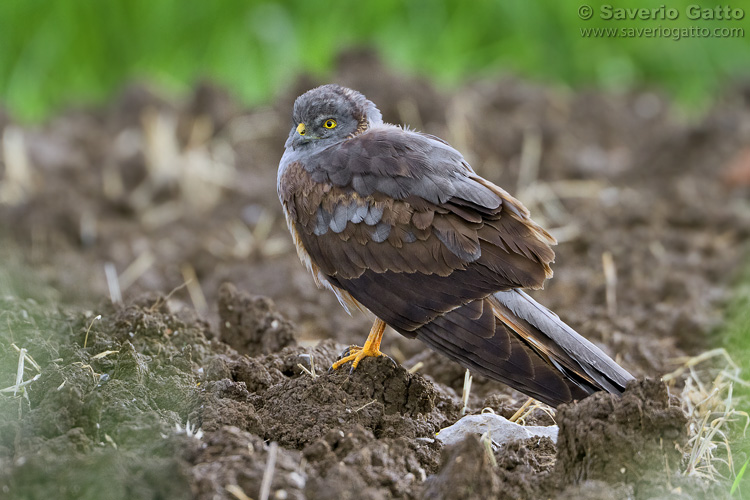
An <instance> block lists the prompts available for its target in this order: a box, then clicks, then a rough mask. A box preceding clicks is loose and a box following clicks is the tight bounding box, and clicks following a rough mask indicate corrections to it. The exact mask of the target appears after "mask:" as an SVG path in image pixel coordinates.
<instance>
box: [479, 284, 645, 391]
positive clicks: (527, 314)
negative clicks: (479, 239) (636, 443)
mask: <svg viewBox="0 0 750 500" xmlns="http://www.w3.org/2000/svg"><path fill="white" fill-rule="evenodd" d="M494 297H495V298H496V299H497V301H498V302H500V304H501V305H502V306H504V307H505V308H507V309H508V310H509V311H510V312H511V313H512V314H513V316H515V317H516V318H518V319H520V320H522V321H524V322H525V323H527V325H525V326H526V328H528V326H531V327H533V330H535V333H537V335H535V337H539V334H541V335H542V337H541V338H536V339H534V340H535V341H538V342H540V343H541V344H542V345H543V346H544V347H545V348H546V350H551V351H552V352H553V353H556V354H557V355H556V356H551V357H550V358H551V360H552V362H553V363H554V364H555V365H556V366H557V367H558V369H560V370H562V371H569V370H570V369H571V363H572V368H573V371H579V370H582V371H583V373H585V374H586V375H587V376H588V378H590V379H591V380H592V381H594V382H595V383H596V384H597V385H599V386H600V388H601V389H603V390H605V391H607V392H610V393H613V394H622V391H623V390H624V389H625V386H626V385H627V383H628V382H629V381H630V380H633V376H632V375H631V374H630V373H628V371H627V370H625V369H624V368H622V367H621V366H620V365H618V364H617V363H616V362H615V361H614V360H612V358H610V357H609V356H607V355H606V354H605V353H604V352H603V351H602V350H601V349H599V348H598V347H596V346H595V345H594V344H592V343H591V342H590V341H588V340H586V339H585V338H584V337H582V336H581V335H580V334H578V332H576V331H575V330H573V329H572V328H571V327H569V326H568V325H566V324H565V323H564V322H563V321H562V320H561V319H560V318H559V317H558V316H557V315H556V314H555V313H553V312H552V311H550V310H549V309H547V308H546V307H544V306H543V305H541V304H539V303H538V302H537V301H535V300H534V299H532V298H531V297H530V296H529V295H527V294H526V293H524V292H522V291H521V290H509V291H506V292H497V293H495V294H494ZM509 326H511V325H509ZM545 337H546V339H545ZM534 340H532V343H533V342H534ZM555 358H557V359H555ZM560 365H562V366H560ZM565 365H568V366H569V368H566V367H565ZM575 366H578V367H579V369H578V370H575Z"/></svg>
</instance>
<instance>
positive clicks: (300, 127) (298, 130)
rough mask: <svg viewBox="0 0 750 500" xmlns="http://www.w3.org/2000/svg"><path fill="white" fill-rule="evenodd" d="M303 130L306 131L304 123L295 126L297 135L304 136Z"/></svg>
mask: <svg viewBox="0 0 750 500" xmlns="http://www.w3.org/2000/svg"><path fill="white" fill-rule="evenodd" d="M305 130H306V129H305V124H304V123H300V124H299V125H297V133H298V134H299V135H305Z"/></svg>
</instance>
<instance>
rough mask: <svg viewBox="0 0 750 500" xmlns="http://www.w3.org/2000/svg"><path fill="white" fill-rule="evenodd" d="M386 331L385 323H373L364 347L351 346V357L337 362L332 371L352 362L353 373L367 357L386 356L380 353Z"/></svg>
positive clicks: (376, 321)
mask: <svg viewBox="0 0 750 500" xmlns="http://www.w3.org/2000/svg"><path fill="white" fill-rule="evenodd" d="M384 331H385V323H383V321H381V320H380V319H377V318H376V319H375V323H373V325H372V328H371V329H370V335H368V336H367V340H366V341H365V345H364V347H359V346H351V347H350V348H349V355H348V356H344V357H343V358H341V359H340V360H338V361H336V362H335V363H334V364H333V365H332V366H331V369H332V370H338V369H339V368H341V366H342V365H344V364H345V363H348V362H349V361H351V362H352V371H354V369H355V368H357V365H358V364H359V362H360V361H362V360H363V359H365V358H367V357H378V356H385V354H383V353H382V352H380V342H381V341H382V340H383V332H384Z"/></svg>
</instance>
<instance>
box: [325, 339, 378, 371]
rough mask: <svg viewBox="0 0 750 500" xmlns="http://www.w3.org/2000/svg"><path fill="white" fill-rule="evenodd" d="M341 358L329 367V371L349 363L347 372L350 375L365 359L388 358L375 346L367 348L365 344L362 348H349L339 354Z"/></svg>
mask: <svg viewBox="0 0 750 500" xmlns="http://www.w3.org/2000/svg"><path fill="white" fill-rule="evenodd" d="M341 356H342V357H341V359H339V360H338V361H336V362H335V363H334V364H333V365H331V370H338V369H339V368H341V367H342V366H343V365H345V364H346V363H348V362H349V361H351V362H352V367H351V369H350V370H349V373H352V372H353V371H354V370H355V369H356V368H357V365H359V362H360V361H362V360H363V359H365V358H379V357H380V356H385V357H388V356H386V355H385V354H383V353H382V352H380V349H378V348H377V347H375V346H368V345H367V343H365V346H364V347H359V346H356V345H353V346H350V347H349V348H348V349H347V350H346V351H344V352H343V353H341ZM388 359H390V358H388Z"/></svg>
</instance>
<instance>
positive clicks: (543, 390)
mask: <svg viewBox="0 0 750 500" xmlns="http://www.w3.org/2000/svg"><path fill="white" fill-rule="evenodd" d="M415 333H416V334H417V338H419V339H420V340H422V341H423V342H425V343H427V344H428V345H430V346H431V347H433V348H434V349H436V350H438V351H439V352H441V353H444V354H446V355H448V356H449V357H450V358H452V359H453V360H455V361H457V362H458V363H460V364H461V365H463V366H465V367H466V368H469V369H470V370H471V371H473V372H475V373H479V374H481V375H484V376H486V377H488V378H491V379H495V380H499V381H501V382H504V383H506V384H508V385H510V386H511V387H513V388H515V389H517V390H519V391H521V392H523V393H525V394H528V395H529V396H532V397H534V398H536V399H538V400H540V401H542V402H544V403H547V404H549V405H551V406H558V405H559V404H561V403H567V402H571V401H573V400H577V399H582V398H584V397H586V396H588V395H589V394H591V393H593V392H596V391H607V392H610V393H613V394H621V393H622V391H623V390H624V389H625V385H626V384H627V382H628V381H629V380H632V379H633V376H632V375H630V373H628V372H627V371H626V370H625V369H623V368H622V367H621V366H619V365H618V364H617V363H615V362H614V361H613V360H612V359H611V358H610V357H609V356H607V355H606V354H604V352H602V350H601V349H599V348H598V347H596V346H595V345H594V344H592V343H591V342H589V341H588V340H586V339H585V338H583V337H582V336H581V335H579V334H578V333H577V332H576V331H575V330H573V329H572V328H571V327H569V326H568V325H566V324H565V323H564V322H563V321H562V320H560V318H558V317H557V315H555V314H554V313H553V312H551V311H550V310H549V309H547V308H546V307H544V306H542V305H541V304H539V303H538V302H536V301H535V300H534V299H532V298H531V297H529V296H528V295H527V294H526V293H524V292H522V291H520V290H509V291H506V292H497V293H495V294H493V295H490V296H489V297H487V298H486V299H484V300H480V301H475V302H472V303H470V304H467V305H465V306H462V307H460V308H458V309H455V310H453V311H451V312H449V313H448V314H446V315H444V316H442V317H439V318H436V319H435V320H433V321H432V322H431V323H429V324H428V325H425V326H423V327H422V328H420V329H419V330H417V331H416V332H415Z"/></svg>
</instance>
